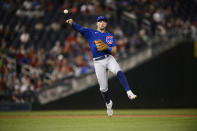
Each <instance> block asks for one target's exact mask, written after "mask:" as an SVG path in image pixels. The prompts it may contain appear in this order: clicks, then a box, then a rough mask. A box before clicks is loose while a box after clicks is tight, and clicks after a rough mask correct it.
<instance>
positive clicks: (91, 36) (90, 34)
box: [72, 22, 116, 58]
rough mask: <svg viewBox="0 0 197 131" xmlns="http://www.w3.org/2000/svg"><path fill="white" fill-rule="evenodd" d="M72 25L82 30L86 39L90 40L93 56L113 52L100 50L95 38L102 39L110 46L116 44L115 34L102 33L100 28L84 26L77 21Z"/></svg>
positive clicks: (79, 30)
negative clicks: (94, 28)
mask: <svg viewBox="0 0 197 131" xmlns="http://www.w3.org/2000/svg"><path fill="white" fill-rule="evenodd" d="M72 27H73V28H74V29H75V30H77V31H78V32H80V33H81V34H82V35H83V36H84V37H85V39H86V40H87V41H88V44H89V46H90V50H91V52H92V55H93V58H96V57H100V56H103V55H106V54H111V53H110V52H109V51H108V50H105V51H98V50H97V48H96V45H95V44H94V41H95V40H102V41H103V42H105V43H106V44H107V45H108V46H109V47H113V46H116V43H115V39H114V36H113V35H112V34H110V33H108V32H105V33H102V32H99V31H98V30H93V29H90V28H84V27H81V26H80V25H78V24H77V23H75V22H73V24H72Z"/></svg>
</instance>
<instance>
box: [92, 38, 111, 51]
mask: <svg viewBox="0 0 197 131" xmlns="http://www.w3.org/2000/svg"><path fill="white" fill-rule="evenodd" d="M94 44H95V45H96V47H97V50H98V51H104V50H107V49H108V45H107V44H105V42H103V41H102V40H95V41H94Z"/></svg>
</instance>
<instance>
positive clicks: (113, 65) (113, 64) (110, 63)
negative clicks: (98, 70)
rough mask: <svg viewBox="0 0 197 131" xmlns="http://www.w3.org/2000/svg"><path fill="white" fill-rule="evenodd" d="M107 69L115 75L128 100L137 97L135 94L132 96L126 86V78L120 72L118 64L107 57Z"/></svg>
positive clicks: (127, 85)
mask: <svg viewBox="0 0 197 131" xmlns="http://www.w3.org/2000/svg"><path fill="white" fill-rule="evenodd" d="M107 67H108V69H109V70H110V71H111V72H112V73H114V74H116V75H117V77H118V79H119V81H120V84H121V85H122V86H123V87H124V89H125V91H126V92H127V95H128V97H129V99H131V100H132V99H135V98H136V97H137V96H136V95H135V94H133V92H132V91H131V88H130V86H129V84H128V81H127V78H126V76H125V75H124V73H123V72H122V71H121V68H120V66H119V64H118V63H117V61H116V60H115V58H114V57H113V56H110V57H109V59H108V65H107Z"/></svg>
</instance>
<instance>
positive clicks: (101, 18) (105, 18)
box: [97, 16, 107, 22]
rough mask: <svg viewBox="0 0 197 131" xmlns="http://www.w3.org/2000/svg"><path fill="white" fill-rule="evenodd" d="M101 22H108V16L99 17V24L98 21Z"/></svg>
mask: <svg viewBox="0 0 197 131" xmlns="http://www.w3.org/2000/svg"><path fill="white" fill-rule="evenodd" d="M101 20H103V21H106V22H107V17H106V16H99V17H98V18H97V22H98V21H101Z"/></svg>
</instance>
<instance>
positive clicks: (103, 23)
mask: <svg viewBox="0 0 197 131" xmlns="http://www.w3.org/2000/svg"><path fill="white" fill-rule="evenodd" d="M106 27H107V22H106V21H103V20H101V21H98V22H97V28H98V29H100V30H104V29H105V28H106Z"/></svg>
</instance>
